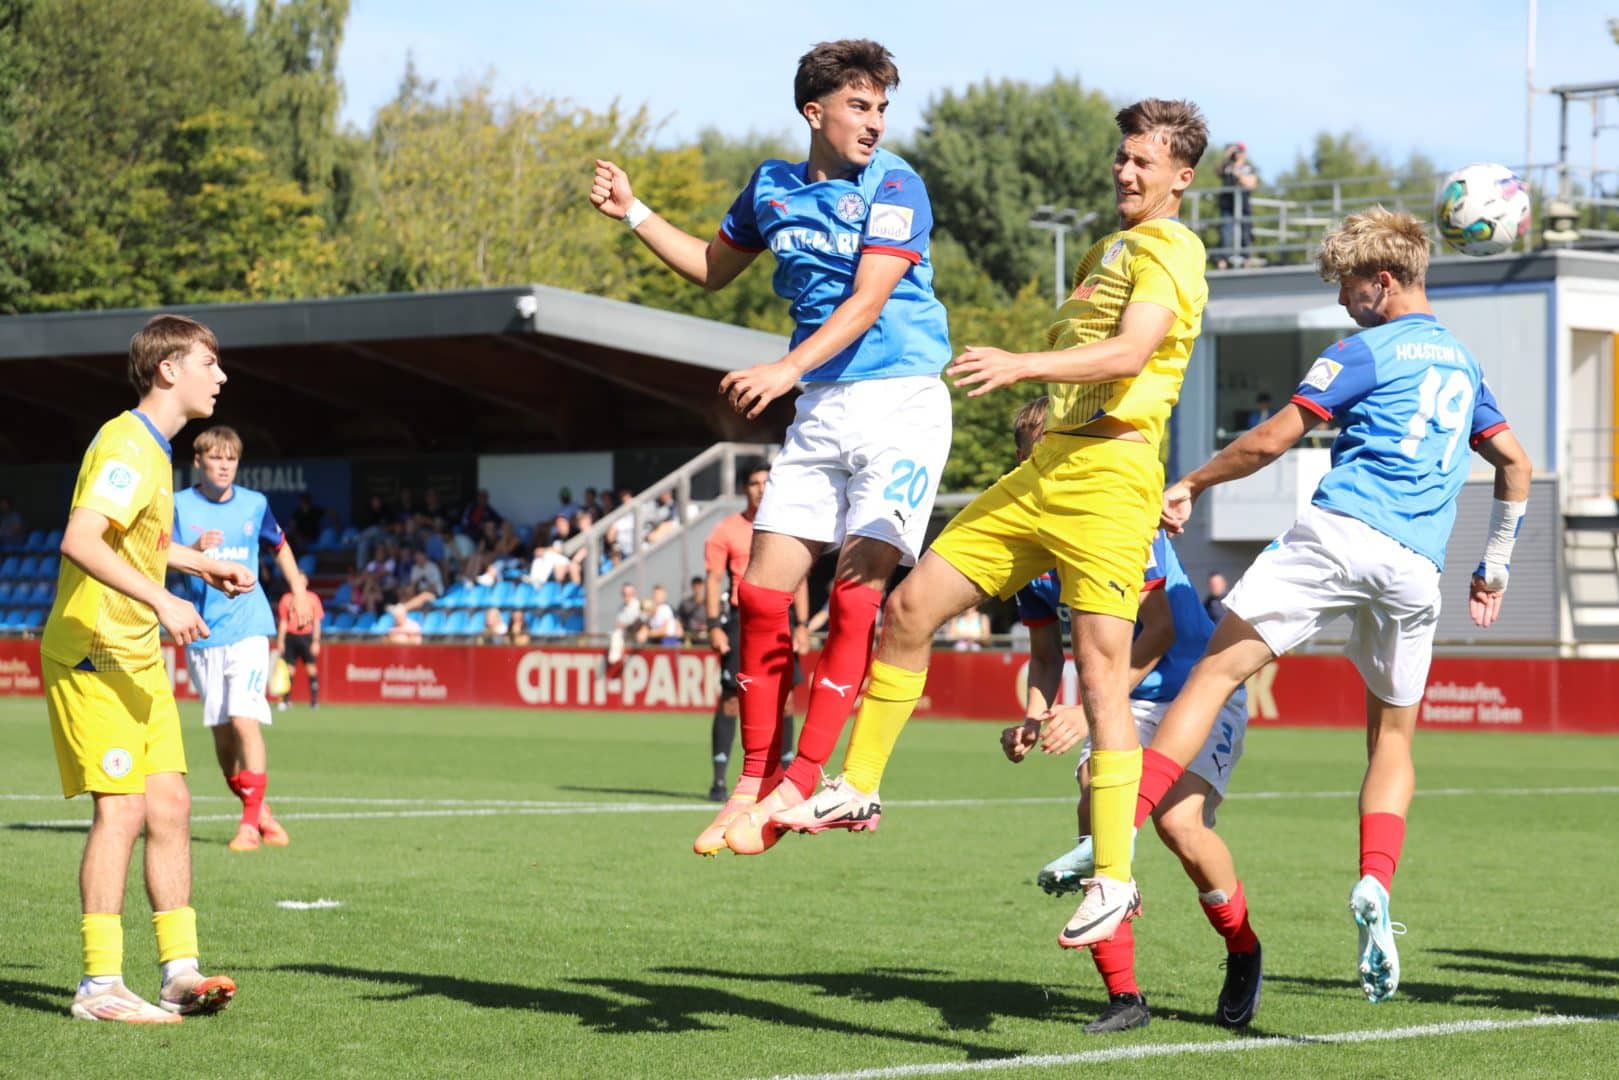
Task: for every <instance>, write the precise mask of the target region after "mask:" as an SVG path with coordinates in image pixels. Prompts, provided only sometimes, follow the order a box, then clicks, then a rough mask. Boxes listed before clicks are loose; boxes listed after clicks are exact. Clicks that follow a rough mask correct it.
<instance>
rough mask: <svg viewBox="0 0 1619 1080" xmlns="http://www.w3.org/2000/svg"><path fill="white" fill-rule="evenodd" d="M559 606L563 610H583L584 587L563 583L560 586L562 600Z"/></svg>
mask: <svg viewBox="0 0 1619 1080" xmlns="http://www.w3.org/2000/svg"><path fill="white" fill-rule="evenodd" d="M559 604H560V605H561V606H562V607H564V608H579V609H580V610H584V606H585V587H584V586H583V585H575V584H574V583H573V582H571V581H569V582H564V583H563V586H562V599H561V600H560V601H559Z"/></svg>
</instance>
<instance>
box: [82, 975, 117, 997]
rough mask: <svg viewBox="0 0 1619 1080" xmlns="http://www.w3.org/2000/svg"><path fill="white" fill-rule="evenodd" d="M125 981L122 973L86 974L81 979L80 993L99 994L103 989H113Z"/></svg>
mask: <svg viewBox="0 0 1619 1080" xmlns="http://www.w3.org/2000/svg"><path fill="white" fill-rule="evenodd" d="M123 981H124V977H123V976H122V975H86V976H85V977H84V978H82V979H80V980H79V993H81V994H99V993H100V992H101V991H103V990H111V989H112V988H113V987H115V986H117V985H119V984H120V983H122V982H123Z"/></svg>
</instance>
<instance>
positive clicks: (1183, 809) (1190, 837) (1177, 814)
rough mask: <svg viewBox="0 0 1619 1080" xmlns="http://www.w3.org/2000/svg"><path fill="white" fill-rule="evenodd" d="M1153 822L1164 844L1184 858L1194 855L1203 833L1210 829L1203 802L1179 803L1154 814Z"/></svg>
mask: <svg viewBox="0 0 1619 1080" xmlns="http://www.w3.org/2000/svg"><path fill="white" fill-rule="evenodd" d="M1152 824H1153V828H1155V829H1157V830H1158V838H1159V839H1160V840H1162V841H1163V842H1164V846H1165V847H1166V848H1168V849H1169V850H1170V851H1171V852H1172V853H1173V854H1175V855H1176V856H1177V857H1179V858H1182V859H1187V858H1191V857H1192V856H1193V854H1194V853H1195V852H1196V851H1197V847H1198V842H1199V841H1200V840H1202V839H1203V834H1204V833H1206V832H1208V831H1209V827H1208V825H1206V824H1204V821H1203V807H1202V804H1201V803H1199V804H1198V805H1196V806H1192V805H1191V804H1189V803H1179V804H1177V805H1175V806H1172V807H1170V808H1169V809H1167V810H1165V811H1164V812H1163V813H1160V814H1158V815H1156V816H1154V818H1153V821H1152Z"/></svg>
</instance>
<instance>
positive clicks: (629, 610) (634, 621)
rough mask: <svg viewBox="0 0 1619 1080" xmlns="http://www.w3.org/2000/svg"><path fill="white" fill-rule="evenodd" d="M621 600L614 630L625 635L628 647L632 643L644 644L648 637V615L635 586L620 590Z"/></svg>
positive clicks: (615, 617)
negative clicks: (643, 609) (643, 608)
mask: <svg viewBox="0 0 1619 1080" xmlns="http://www.w3.org/2000/svg"><path fill="white" fill-rule="evenodd" d="M619 598H620V599H621V600H622V601H623V603H622V604H621V605H620V606H619V609H618V614H617V615H616V616H614V617H613V626H614V628H615V629H617V630H619V631H621V632H622V633H623V634H624V643H625V644H626V645H628V644H629V643H630V642H634V643H636V644H638V645H639V644H644V643H645V642H646V635H647V628H646V613H645V612H644V611H642V609H641V598H640V597H639V596H637V595H636V592H635V586H634V585H625V586H624V587H623V588H622V589H620V590H619Z"/></svg>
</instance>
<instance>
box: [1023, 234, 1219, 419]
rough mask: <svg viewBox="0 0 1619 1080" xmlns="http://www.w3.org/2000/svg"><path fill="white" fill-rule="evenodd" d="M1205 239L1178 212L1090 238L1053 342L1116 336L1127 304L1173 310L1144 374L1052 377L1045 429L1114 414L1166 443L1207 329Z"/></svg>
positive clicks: (1056, 345) (1050, 331)
mask: <svg viewBox="0 0 1619 1080" xmlns="http://www.w3.org/2000/svg"><path fill="white" fill-rule="evenodd" d="M1206 261H1207V257H1206V255H1205V254H1204V251H1203V241H1201V240H1199V239H1198V238H1197V234H1196V233H1194V232H1192V230H1191V229H1188V228H1187V227H1186V226H1185V225H1182V224H1181V223H1180V222H1179V221H1178V220H1176V219H1175V218H1154V219H1153V220H1151V221H1143V222H1142V223H1141V224H1139V225H1136V226H1134V227H1133V228H1129V229H1123V230H1121V231H1119V232H1115V233H1110V234H1108V235H1107V236H1104V237H1102V239H1100V240H1098V241H1097V242H1096V243H1094V244H1092V245H1091V248H1090V250H1089V251H1087V252H1085V257H1084V258H1083V259H1081V260H1080V261H1079V266H1078V267H1077V268H1076V269H1075V271H1074V291H1073V292H1072V293H1071V294H1070V295H1069V297H1068V299H1067V300H1065V301H1064V302H1063V305H1062V307H1060V308H1058V309H1057V321H1056V322H1054V323H1052V324H1051V326H1050V327H1049V328H1047V330H1046V344H1047V346H1048V347H1049V348H1051V349H1072V348H1077V347H1078V346H1081V345H1089V344H1091V343H1092V342H1097V341H1103V340H1106V339H1107V338H1110V337H1115V336H1117V335H1118V333H1119V323H1120V321H1121V320H1123V318H1124V309H1125V308H1126V307H1128V306H1129V305H1131V304H1139V303H1147V304H1156V305H1158V306H1159V307H1162V308H1167V309H1169V310H1170V311H1171V312H1173V313H1174V315H1175V321H1174V323H1173V324H1172V325H1171V326H1170V329H1169V333H1167V334H1165V335H1164V340H1163V341H1161V342H1159V344H1158V348H1156V349H1154V350H1153V353H1152V356H1151V357H1150V358H1149V359H1148V360H1147V365H1146V367H1144V368H1142V369H1141V373H1140V374H1139V375H1133V376H1131V377H1129V378H1123V379H1112V380H1110V381H1108V382H1103V383H1052V384H1051V385H1050V387H1049V388H1048V390H1049V393H1050V397H1051V407H1050V414H1049V416H1048V418H1047V420H1046V429H1047V430H1048V431H1073V430H1074V429H1076V428H1079V427H1083V426H1084V425H1085V424H1088V423H1090V422H1091V421H1093V420H1098V419H1100V418H1102V417H1103V416H1110V417H1112V418H1114V419H1115V420H1121V421H1123V422H1124V423H1127V424H1129V425H1130V426H1131V427H1133V428H1135V429H1136V431H1138V432H1140V433H1141V435H1142V437H1143V438H1145V439H1146V440H1147V441H1148V442H1149V443H1151V444H1152V445H1154V446H1159V445H1161V444H1162V443H1163V439H1164V430H1165V428H1166V427H1167V425H1168V423H1169V410H1170V409H1172V408H1173V407H1174V405H1175V402H1176V401H1178V400H1179V399H1180V393H1181V381H1182V379H1184V378H1185V375H1186V362H1187V360H1188V359H1189V358H1190V357H1191V355H1192V344H1193V343H1194V342H1195V341H1196V340H1197V335H1198V332H1199V331H1200V330H1202V328H1203V305H1204V304H1205V303H1206V302H1207V301H1208V298H1209V286H1208V281H1207V280H1206V279H1205V277H1204V266H1205V263H1206Z"/></svg>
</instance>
